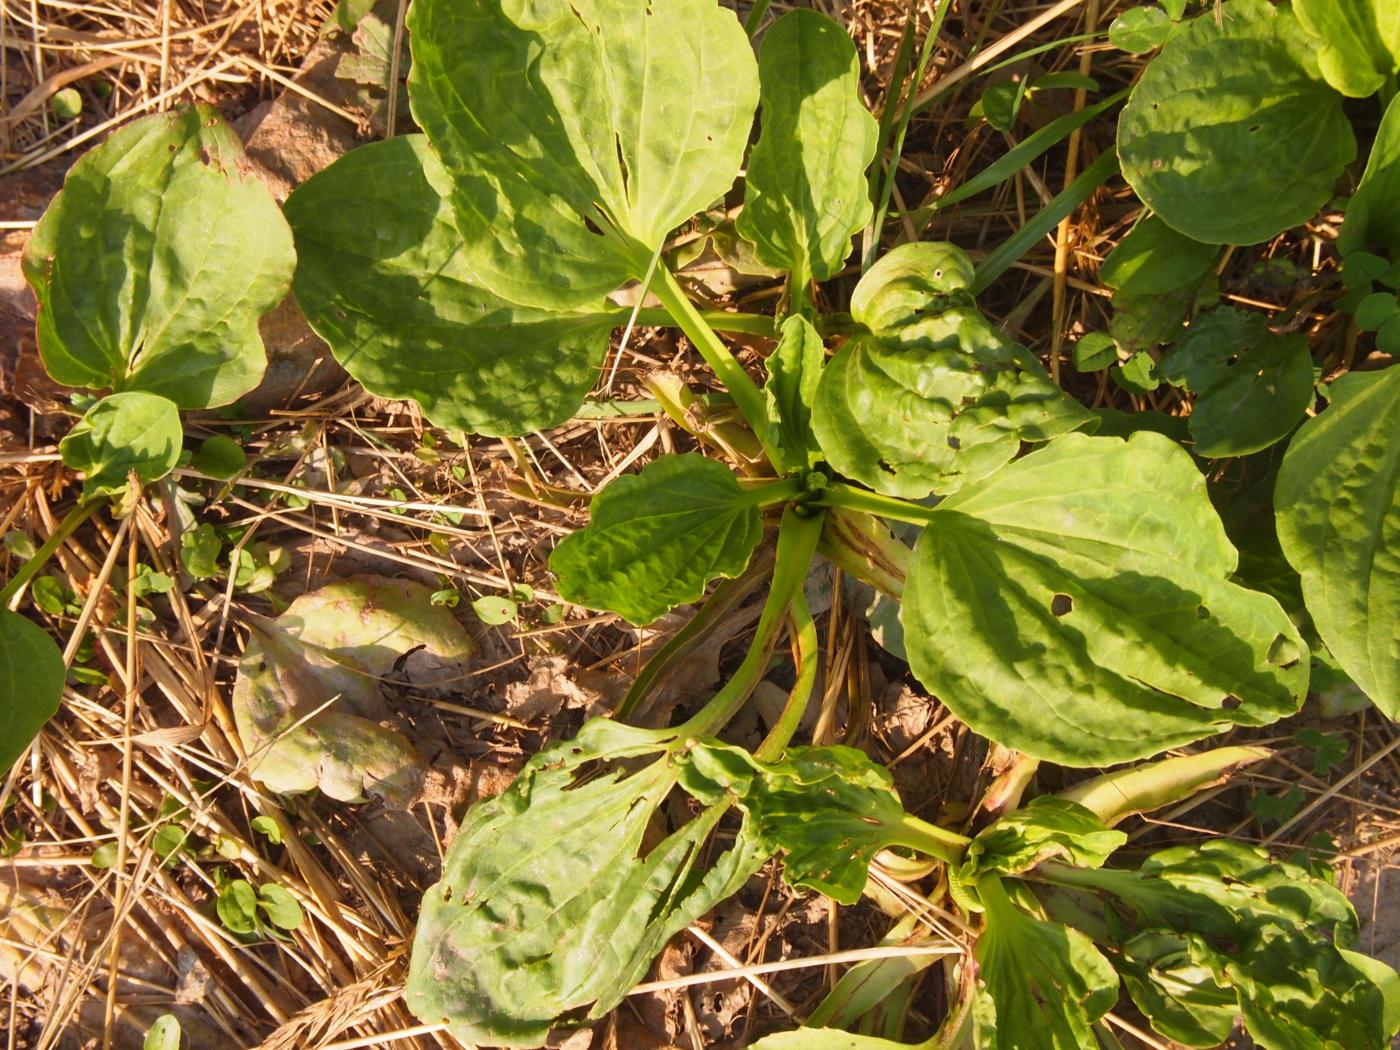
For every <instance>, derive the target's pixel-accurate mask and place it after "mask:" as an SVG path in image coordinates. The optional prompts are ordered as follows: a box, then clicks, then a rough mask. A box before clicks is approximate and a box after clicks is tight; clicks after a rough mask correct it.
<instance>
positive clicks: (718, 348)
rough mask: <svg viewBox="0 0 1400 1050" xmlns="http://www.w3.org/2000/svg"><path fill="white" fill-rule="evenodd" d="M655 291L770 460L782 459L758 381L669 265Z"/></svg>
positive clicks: (655, 283) (659, 276)
mask: <svg viewBox="0 0 1400 1050" xmlns="http://www.w3.org/2000/svg"><path fill="white" fill-rule="evenodd" d="M651 291H652V293H653V294H654V295H655V296H656V297H657V298H658V299H660V300H661V305H662V306H663V307H664V308H665V309H666V312H667V313H669V314H670V315H671V316H672V317H673V318H674V319H675V321H676V323H677V324H678V325H680V328H681V331H683V332H684V333H685V334H686V336H687V337H688V338H689V339H690V341H691V342H692V343H694V344H695V349H697V350H699V351H700V356H701V357H703V358H704V359H705V363H706V364H708V365H709V366H710V368H712V369H713V370H714V373H715V375H717V376H719V379H720V382H722V383H723V384H724V385H725V387H726V388H728V390H729V393H730V394H731V395H732V396H733V398H734V403H735V404H736V405H738V406H739V411H740V412H742V413H743V415H744V418H745V419H746V420H748V422H749V426H751V427H752V428H753V431H754V433H755V434H757V435H758V437H759V440H760V441H761V442H762V443H763V450H764V452H765V453H767V455H768V458H769V460H770V461H772V462H774V463H776V462H778V455H777V449H775V448H774V447H773V443H772V439H771V438H769V437H768V436H767V431H768V427H767V425H766V420H767V418H768V416H767V409H766V402H765V401H764V399H763V393H762V391H760V390H759V389H758V386H757V384H755V383H754V381H753V380H752V379H750V378H749V374H748V373H747V372H745V371H744V369H743V366H741V365H740V364H739V362H738V361H736V360H735V359H734V355H733V354H731V353H730V352H729V348H728V347H726V346H725V345H724V343H722V342H721V341H720V338H719V336H717V335H715V330H714V329H713V328H711V327H710V325H709V323H708V322H707V321H706V320H705V318H704V317H703V316H702V315H701V313H700V311H699V310H697V309H696V308H695V304H694V303H692V302H691V301H690V299H689V298H688V297H687V296H686V294H685V291H684V290H683V289H682V288H681V286H680V285H679V284H677V283H676V278H675V276H674V275H673V274H672V273H671V271H670V270H669V269H667V268H666V267H665V266H659V267H657V270H656V277H655V279H654V280H653V282H652V286H651Z"/></svg>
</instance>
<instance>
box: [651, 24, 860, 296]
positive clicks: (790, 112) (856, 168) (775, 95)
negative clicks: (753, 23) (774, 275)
mask: <svg viewBox="0 0 1400 1050" xmlns="http://www.w3.org/2000/svg"><path fill="white" fill-rule="evenodd" d="M668 17H669V16H668ZM758 73H759V85H760V88H761V92H762V107H763V108H762V120H761V122H760V134H759V137H758V143H757V145H755V146H754V148H753V153H752V154H751V155H750V156H749V163H748V168H747V171H746V174H745V190H744V210H743V211H742V212H740V214H739V218H738V223H737V225H738V229H739V232H740V233H741V234H742V235H743V236H744V237H746V238H748V239H749V240H750V241H752V242H753V243H754V244H755V245H756V246H757V248H758V257H759V258H760V259H762V260H763V261H764V262H766V263H768V264H769V265H770V266H776V267H779V268H781V269H784V270H787V271H788V272H789V273H790V274H791V275H792V280H793V283H794V285H796V286H798V287H802V286H804V285H806V283H807V282H808V281H810V280H818V281H824V280H826V279H827V278H828V277H834V276H835V275H836V273H837V272H838V271H839V270H840V269H841V266H842V264H844V263H845V261H846V257H847V256H848V255H850V254H851V236H852V235H853V234H854V233H856V232H857V231H859V230H860V229H861V228H862V227H864V226H865V224H866V223H867V222H869V221H870V212H871V204H870V197H869V194H868V192H867V190H866V180H865V169H866V168H867V167H869V166H870V161H871V159H872V158H873V157H874V156H875V144H876V138H877V135H878V131H879V128H878V125H877V124H876V121H875V118H874V117H872V116H871V115H870V114H869V112H867V110H866V108H865V105H864V104H863V103H862V102H861V99H860V59H859V58H857V56H856V48H855V45H854V44H853V43H851V38H850V37H849V36H848V35H847V34H846V31H845V29H843V28H842V27H841V26H839V25H838V24H836V23H835V22H833V21H832V20H831V19H830V18H827V17H826V16H825V15H823V14H819V13H817V12H816V11H803V10H797V11H789V12H788V13H787V14H785V15H783V17H781V18H779V19H778V20H777V21H776V22H774V23H773V25H771V26H770V27H769V28H768V30H767V31H766V32H765V33H764V34H763V42H762V44H761V45H760V46H759V50H758Z"/></svg>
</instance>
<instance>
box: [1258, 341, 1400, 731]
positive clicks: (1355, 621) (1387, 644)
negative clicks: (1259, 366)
mask: <svg viewBox="0 0 1400 1050" xmlns="http://www.w3.org/2000/svg"><path fill="white" fill-rule="evenodd" d="M1331 392H1332V403H1331V405H1329V406H1328V407H1327V408H1326V409H1324V410H1323V411H1322V412H1320V413H1318V415H1316V416H1315V417H1313V418H1312V419H1310V420H1308V422H1306V423H1304V424H1303V426H1302V427H1301V428H1300V429H1299V431H1298V433H1297V434H1296V435H1294V437H1293V440H1292V441H1291V442H1289V445H1288V451H1287V453H1285V455H1284V457H1283V465H1282V466H1281V467H1280V468H1279V475H1278V484H1277V486H1276V487H1275V489H1274V507H1275V508H1276V509H1277V513H1278V536H1279V542H1280V543H1281V544H1282V545H1283V553H1284V556H1285V557H1287V558H1288V562H1289V564H1290V565H1292V566H1293V568H1295V569H1297V570H1298V572H1299V574H1300V575H1301V576H1302V578H1303V600H1304V601H1305V602H1306V604H1307V608H1308V612H1309V614H1311V616H1312V619H1313V624H1314V625H1315V626H1316V627H1317V632H1318V634H1320V635H1321V636H1322V640H1323V641H1324V642H1326V643H1327V648H1328V649H1330V650H1331V651H1332V654H1333V655H1334V656H1335V657H1336V658H1337V662H1338V663H1340V664H1341V665H1342V669H1343V670H1345V671H1346V672H1347V674H1349V675H1350V676H1351V677H1352V680H1353V681H1355V682H1356V684H1357V685H1358V686H1360V688H1361V691H1362V692H1364V693H1365V694H1366V695H1367V696H1369V697H1370V698H1371V699H1372V700H1373V701H1375V704H1376V706H1377V707H1379V708H1380V709H1381V710H1382V711H1384V712H1385V713H1386V714H1387V715H1389V716H1390V717H1391V718H1400V441H1397V440H1396V433H1397V422H1396V421H1397V420H1400V368H1395V367H1391V368H1387V369H1384V370H1382V371H1380V372H1352V373H1349V374H1347V375H1344V376H1342V377H1341V378H1340V379H1338V380H1337V381H1336V382H1335V383H1333V384H1332V386H1331Z"/></svg>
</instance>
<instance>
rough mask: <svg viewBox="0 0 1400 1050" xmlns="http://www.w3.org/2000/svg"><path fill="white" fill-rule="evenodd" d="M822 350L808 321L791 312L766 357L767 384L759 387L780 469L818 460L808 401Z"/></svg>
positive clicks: (809, 464) (814, 387) (813, 391)
mask: <svg viewBox="0 0 1400 1050" xmlns="http://www.w3.org/2000/svg"><path fill="white" fill-rule="evenodd" d="M825 363H826V351H825V350H824V349H823V348H822V337H821V336H820V335H818V334H817V330H816V329H815V328H813V327H812V322H811V321H809V320H807V318H805V317H803V316H801V315H800V314H793V315H792V316H791V317H789V318H788V319H787V320H786V321H784V322H783V328H782V333H781V335H780V337H779V339H778V345H777V347H776V348H775V349H774V350H773V353H772V356H770V357H769V358H768V384H767V385H766V386H765V387H764V388H763V392H764V395H765V396H764V400H765V402H766V403H767V405H768V413H769V421H770V422H769V425H770V426H772V427H773V428H774V429H775V431H776V434H777V438H778V440H777V446H778V449H779V452H780V454H781V457H782V460H783V462H782V463H780V464H775V465H776V466H778V467H780V468H781V469H783V470H788V471H794V470H808V469H810V468H811V467H814V466H816V465H817V463H819V462H821V456H822V452H821V448H820V447H819V446H818V445H817V439H816V438H815V437H814V436H813V435H812V403H813V402H814V401H815V400H816V397H817V384H818V383H820V382H821V377H822V366H823V365H824V364H825Z"/></svg>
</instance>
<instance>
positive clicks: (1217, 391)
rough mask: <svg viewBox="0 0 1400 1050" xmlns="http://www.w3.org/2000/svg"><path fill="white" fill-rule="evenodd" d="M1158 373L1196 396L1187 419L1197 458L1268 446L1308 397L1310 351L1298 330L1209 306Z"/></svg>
mask: <svg viewBox="0 0 1400 1050" xmlns="http://www.w3.org/2000/svg"><path fill="white" fill-rule="evenodd" d="M1160 368H1161V372H1162V374H1163V375H1164V376H1165V377H1166V378H1167V379H1168V380H1169V381H1171V382H1173V383H1176V384H1178V385H1182V386H1185V387H1186V388H1187V389H1188V390H1190V391H1191V392H1192V393H1193V394H1195V395H1196V400H1195V401H1194V403H1193V404H1192V406H1191V415H1190V417H1189V419H1188V425H1189V426H1190V428H1191V437H1192V439H1193V440H1194V441H1195V443H1196V453H1197V454H1198V455H1201V456H1210V457H1213V458H1217V459H1218V458H1221V457H1224V456H1244V455H1248V454H1249V453H1251V452H1258V451H1259V450H1260V449H1264V448H1268V447H1269V446H1270V445H1272V444H1273V443H1274V442H1276V441H1278V440H1279V439H1280V438H1283V437H1285V436H1286V435H1287V434H1288V432H1289V431H1290V430H1292V429H1293V427H1294V426H1295V425H1296V424H1297V423H1298V421H1299V420H1300V419H1302V418H1303V414H1304V413H1305V412H1306V411H1307V410H1308V406H1309V405H1311V404H1312V401H1313V365H1312V355H1311V354H1310V353H1309V352H1308V341H1307V339H1306V338H1305V337H1304V336H1303V335H1302V334H1301V333H1298V332H1290V333H1287V334H1283V335H1279V334H1275V333H1273V332H1270V331H1269V328H1268V325H1267V324H1266V323H1265V321H1264V318H1263V317H1262V316H1261V315H1259V314H1246V313H1242V312H1241V311H1238V310H1231V309H1222V310H1212V311H1211V312H1210V313H1207V314H1202V315H1201V316H1200V317H1198V318H1196V320H1195V321H1194V322H1193V323H1192V325H1191V327H1190V328H1188V329H1187V330H1186V334H1185V335H1184V336H1182V338H1181V339H1180V341H1178V343H1177V344H1176V346H1174V347H1172V349H1171V350H1170V351H1168V353H1167V354H1166V355H1165V356H1164V357H1163V358H1162V362H1161V365H1160Z"/></svg>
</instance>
